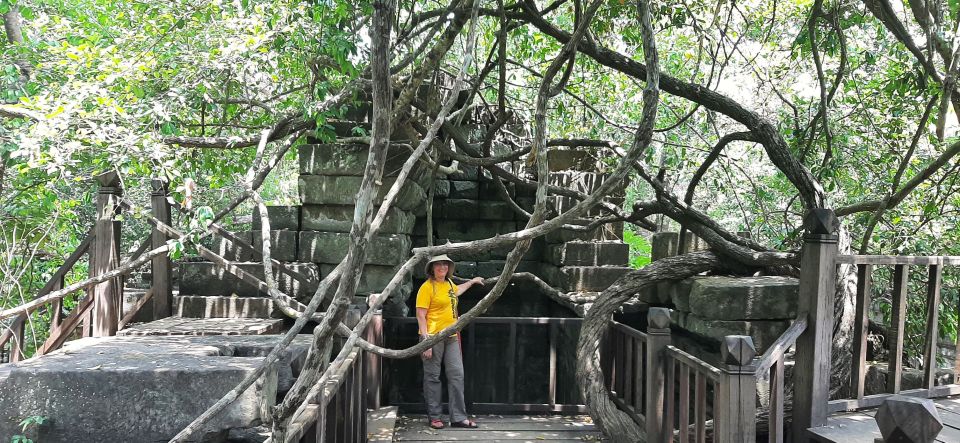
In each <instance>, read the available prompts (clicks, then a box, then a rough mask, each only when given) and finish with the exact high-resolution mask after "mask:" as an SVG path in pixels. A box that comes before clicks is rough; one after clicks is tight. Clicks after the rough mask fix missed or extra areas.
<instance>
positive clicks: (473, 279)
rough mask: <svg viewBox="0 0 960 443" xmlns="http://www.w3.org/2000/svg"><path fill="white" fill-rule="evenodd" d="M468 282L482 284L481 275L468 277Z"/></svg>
mask: <svg viewBox="0 0 960 443" xmlns="http://www.w3.org/2000/svg"><path fill="white" fill-rule="evenodd" d="M470 284H472V285H480V286H483V277H474V278H471V279H470Z"/></svg>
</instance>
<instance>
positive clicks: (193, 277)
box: [179, 262, 320, 298]
mask: <svg viewBox="0 0 960 443" xmlns="http://www.w3.org/2000/svg"><path fill="white" fill-rule="evenodd" d="M233 265H234V266H237V267H238V268H240V269H242V270H243V271H246V272H248V273H250V274H252V275H253V276H255V277H257V278H259V279H261V280H262V279H263V264H262V263H257V262H251V263H233ZM283 265H284V266H285V267H287V268H289V269H291V270H294V271H298V272H300V273H301V274H304V275H305V276H307V278H308V279H310V284H303V283H301V282H300V281H299V280H296V279H294V278H293V277H290V276H289V275H287V274H284V273H282V272H279V271H277V270H276V269H274V277H275V278H276V279H277V285H278V286H279V288H278V289H280V291H282V292H284V293H286V294H287V295H289V296H291V297H296V298H303V297H309V296H311V295H313V292H314V291H316V290H317V286H319V284H320V273H319V270H318V268H317V265H315V264H313V263H284V264H283ZM179 269H180V276H181V277H180V293H181V294H183V295H233V294H236V295H237V296H240V297H267V296H268V294H267V293H266V292H262V291H260V290H259V289H258V288H256V287H254V286H252V285H250V284H247V283H246V282H244V281H242V280H240V279H239V278H237V277H235V276H234V275H233V274H231V273H229V272H227V271H226V270H224V269H221V268H220V267H218V266H216V265H215V264H213V263H211V262H181V263H179Z"/></svg>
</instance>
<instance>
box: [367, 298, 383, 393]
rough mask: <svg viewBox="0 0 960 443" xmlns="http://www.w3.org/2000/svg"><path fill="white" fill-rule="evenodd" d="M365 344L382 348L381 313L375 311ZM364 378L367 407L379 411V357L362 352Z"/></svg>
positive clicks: (368, 326) (368, 327)
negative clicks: (364, 360)
mask: <svg viewBox="0 0 960 443" xmlns="http://www.w3.org/2000/svg"><path fill="white" fill-rule="evenodd" d="M366 340H367V342H369V343H372V344H375V345H377V346H383V311H381V310H379V309H378V310H377V312H376V313H375V314H373V318H371V319H370V323H369V324H368V325H367V337H366ZM364 359H366V362H365V363H364V378H365V379H366V381H365V382H364V385H366V391H367V393H366V395H367V407H368V408H370V409H380V380H381V379H380V356H379V355H377V354H374V353H372V352H364Z"/></svg>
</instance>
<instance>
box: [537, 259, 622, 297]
mask: <svg viewBox="0 0 960 443" xmlns="http://www.w3.org/2000/svg"><path fill="white" fill-rule="evenodd" d="M632 270H633V269H631V268H627V267H620V266H564V267H557V266H553V265H551V264H548V263H541V264H540V277H541V278H543V279H544V280H545V281H546V282H547V283H550V285H551V286H553V287H555V288H557V289H559V290H561V291H563V292H602V291H604V290H605V289H607V288H609V287H610V285H612V284H613V282H615V281H617V279H619V278H620V277H622V276H624V275H625V274H627V273H628V272H630V271H632Z"/></svg>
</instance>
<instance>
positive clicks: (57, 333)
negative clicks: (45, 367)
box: [37, 295, 93, 355]
mask: <svg viewBox="0 0 960 443" xmlns="http://www.w3.org/2000/svg"><path fill="white" fill-rule="evenodd" d="M91 308H93V297H91V296H89V295H88V296H86V297H83V299H82V300H80V303H79V304H77V306H76V307H75V308H73V310H72V311H70V314H69V315H67V317H66V318H64V319H63V322H62V323H60V324H59V325H57V326H56V327H55V328H53V329H52V330H51V331H50V337H49V338H47V341H45V342H43V346H41V347H40V349H37V354H38V355H44V354H46V353H48V352H50V351H54V350H56V349H59V348H60V347H61V346H63V343H64V342H66V341H67V338H69V337H70V334H71V333H73V330H74V329H76V328H77V326H78V325H79V324H80V321H81V320H83V317H84V316H86V315H87V313H88V312H90V309H91Z"/></svg>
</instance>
